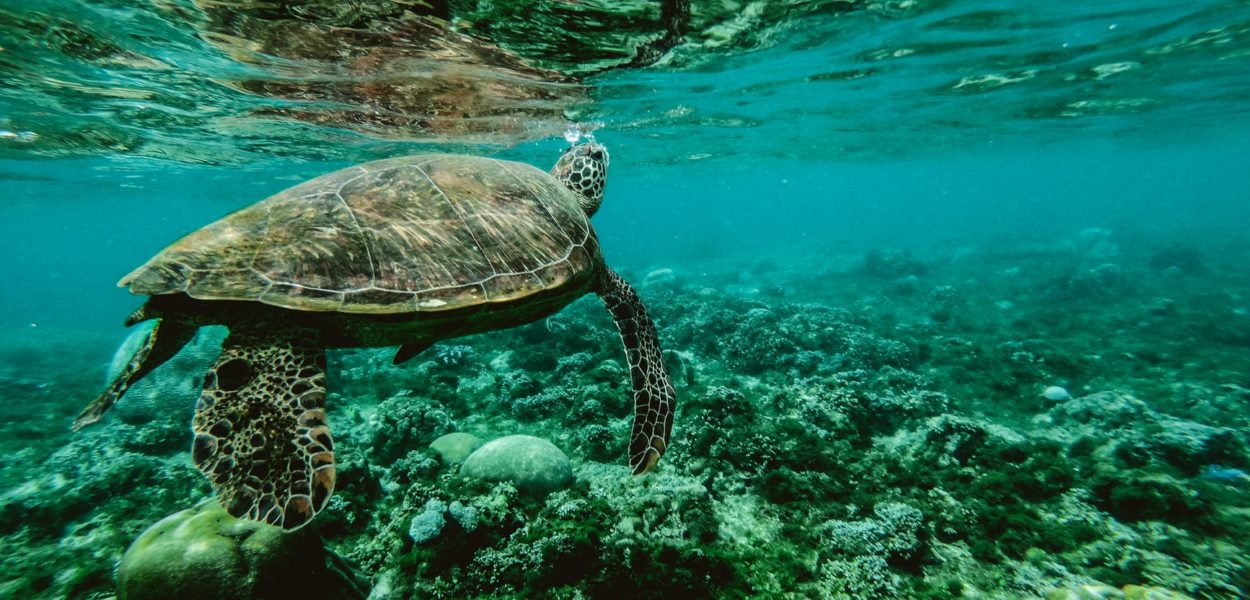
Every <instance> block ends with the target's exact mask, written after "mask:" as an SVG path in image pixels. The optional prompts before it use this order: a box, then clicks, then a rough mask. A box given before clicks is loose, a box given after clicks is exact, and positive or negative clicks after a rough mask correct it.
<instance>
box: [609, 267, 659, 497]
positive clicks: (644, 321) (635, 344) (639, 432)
mask: <svg viewBox="0 0 1250 600" xmlns="http://www.w3.org/2000/svg"><path fill="white" fill-rule="evenodd" d="M596 291H597V292H598V293H599V298H600V299H602V300H603V304H604V305H605V306H606V307H607V308H608V312H610V313H612V318H613V319H615V320H616V327H617V329H619V330H620V332H621V342H622V343H623V344H624V345H625V356H626V358H627V359H628V360H629V378H630V383H631V385H632V386H633V389H634V427H633V429H632V430H631V432H630V434H629V466H630V468H632V469H633V471H634V474H635V475H641V474H643V473H646V472H647V471H649V470H651V468H652V467H654V466H655V463H657V462H659V460H660V457H661V456H663V455H664V451H665V450H667V449H668V442H669V437H670V436H671V435H672V433H673V409H674V408H675V407H676V404H677V396H676V394H675V393H674V391H673V383H672V380H671V379H670V378H669V375H668V369H667V368H666V367H665V366H664V354H663V352H662V351H661V350H660V340H659V336H657V335H656V333H655V325H654V324H653V323H652V322H651V317H649V316H647V309H646V307H645V306H643V304H642V300H641V299H640V298H639V297H638V293H637V292H635V291H634V288H633V287H631V286H630V285H629V284H628V283H626V282H625V280H624V279H621V277H620V275H617V274H616V273H615V272H613V271H612V270H611V269H608V268H606V267H604V269H603V275H601V276H600V279H599V282H598V286H597V289H596Z"/></svg>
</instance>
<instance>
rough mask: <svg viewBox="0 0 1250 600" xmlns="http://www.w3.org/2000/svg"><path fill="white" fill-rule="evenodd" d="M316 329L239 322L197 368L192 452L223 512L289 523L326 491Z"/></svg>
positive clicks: (298, 522) (329, 457)
mask: <svg viewBox="0 0 1250 600" xmlns="http://www.w3.org/2000/svg"><path fill="white" fill-rule="evenodd" d="M325 369H326V363H325V351H324V350H323V349H322V347H321V344H320V340H319V339H318V336H317V333H316V332H315V331H312V330H302V329H292V328H290V327H280V326H277V327H275V326H265V325H262V324H240V325H236V326H234V327H233V328H232V329H231V332H230V336H229V337H228V338H226V341H225V343H224V345H223V348H222V353H221V356H220V357H219V358H218V359H217V362H216V363H215V364H214V365H213V368H212V369H211V370H210V371H209V372H208V375H206V376H205V377H204V391H203V392H202V393H201V395H200V400H199V403H198V404H197V405H196V409H195V420H194V421H193V423H192V430H193V431H194V432H195V441H194V442H193V444H192V451H191V456H192V459H193V460H194V461H195V466H196V467H198V468H199V469H200V471H202V472H203V473H204V474H205V475H206V476H208V478H209V480H210V481H212V484H213V488H214V489H215V490H216V492H217V495H218V498H219V499H220V500H221V503H222V505H223V506H225V507H226V510H227V511H228V512H229V513H230V514H231V515H234V516H236V517H239V518H247V519H252V520H256V521H263V522H265V523H269V524H270V525H278V526H281V527H282V528H283V529H287V530H293V529H298V528H299V527H301V526H303V525H304V524H306V523H308V522H309V521H310V520H312V518H313V517H314V516H315V515H316V514H317V513H319V512H321V510H322V509H323V508H325V504H326V501H327V500H329V498H330V495H331V494H332V493H333V491H334V474H335V471H334V442H333V440H332V439H331V437H330V428H329V423H328V422H327V420H326V411H325V401H326V393H325Z"/></svg>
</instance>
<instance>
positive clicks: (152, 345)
mask: <svg viewBox="0 0 1250 600" xmlns="http://www.w3.org/2000/svg"><path fill="white" fill-rule="evenodd" d="M144 314H145V313H144V312H143V309H140V310H139V311H137V312H136V313H135V314H134V315H132V316H131V317H130V319H127V320H126V324H127V325H133V324H134V323H137V322H138V321H141V320H143V315H144ZM196 329H197V328H196V327H195V326H194V325H187V324H186V323H180V322H178V321H174V320H170V319H160V320H158V321H157V322H156V326H155V327H153V328H152V331H151V333H149V334H148V337H147V339H145V340H144V341H143V345H142V346H139V349H138V350H136V351H135V354H134V356H132V357H130V362H128V363H126V366H125V367H124V368H123V369H122V371H121V373H119V374H118V375H117V378H116V379H114V380H113V383H111V384H109V386H108V388H107V389H105V390H104V393H102V394H100V396H99V397H97V398H96V399H95V400H92V401H91V404H88V405H87V407H86V408H84V409H83V410H82V412H81V413H79V414H78V418H77V419H74V424H73V429H74V430H78V429H82V428H83V427H86V426H87V425H90V424H92V423H95V422H96V421H99V420H100V417H103V416H104V413H106V412H108V410H109V409H110V408H112V407H113V403H115V402H117V399H118V398H121V397H122V394H125V393H126V390H128V389H130V386H132V385H134V383H135V382H136V381H139V380H140V379H143V376H144V375H147V374H148V373H151V372H152V370H153V369H155V368H156V367H159V366H161V365H162V364H164V363H165V361H167V360H169V359H171V358H173V356H174V355H175V354H177V353H178V351H179V350H182V347H183V346H186V345H187V342H189V341H191V337H192V336H194V335H195V330H196Z"/></svg>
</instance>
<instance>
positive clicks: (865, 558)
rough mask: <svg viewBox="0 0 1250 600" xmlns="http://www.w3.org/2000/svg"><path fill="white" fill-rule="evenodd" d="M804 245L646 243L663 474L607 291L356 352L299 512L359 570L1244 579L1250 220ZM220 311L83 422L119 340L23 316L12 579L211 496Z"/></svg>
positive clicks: (572, 576) (1224, 583) (888, 580)
mask: <svg viewBox="0 0 1250 600" xmlns="http://www.w3.org/2000/svg"><path fill="white" fill-rule="evenodd" d="M796 256H801V258H797V257H796ZM796 256H781V257H778V258H775V259H772V260H767V259H752V260H743V261H730V260H724V259H718V260H712V259H708V258H700V259H698V260H697V261H696V260H695V259H693V258H691V259H689V260H688V261H687V262H685V263H682V264H685V265H691V266H679V265H678V264H674V265H671V269H669V268H665V265H658V266H656V267H654V268H648V269H632V270H631V269H624V274H625V275H626V276H627V277H628V278H630V279H631V280H633V281H634V282H636V283H637V284H638V287H639V289H640V292H641V293H642V295H643V297H644V299H645V301H646V302H647V303H648V304H649V306H650V309H651V312H652V314H653V315H654V317H655V318H656V319H657V322H658V326H659V331H660V336H661V338H662V340H663V342H664V344H665V346H666V348H667V350H668V355H669V358H670V368H671V369H672V371H673V372H674V379H675V384H676V386H677V392H678V395H679V409H678V415H677V425H676V429H675V432H674V436H673V443H672V446H671V448H670V450H669V452H668V454H667V455H665V457H664V460H663V461H662V462H661V464H660V466H659V468H658V470H657V471H656V472H654V474H650V475H647V476H644V477H639V478H634V477H631V476H630V475H629V474H628V469H627V467H626V466H625V464H624V445H625V443H626V433H627V428H628V425H629V419H628V414H629V413H630V410H631V407H630V405H629V404H630V401H629V393H628V383H627V380H626V373H625V372H624V371H623V369H622V367H621V365H622V362H623V361H622V352H621V349H620V342H619V340H618V338H617V336H616V333H615V330H614V328H613V325H612V321H611V320H610V318H609V316H608V315H607V313H606V312H605V311H604V310H603V309H602V307H601V305H600V304H599V303H598V302H597V301H596V300H595V299H594V298H593V297H588V298H585V299H583V300H581V301H579V302H577V303H575V304H574V305H572V306H570V307H569V308H567V309H566V310H565V311H564V312H562V313H560V314H558V315H556V316H555V317H552V318H550V319H548V320H547V321H545V322H541V323H535V324H532V325H530V326H527V327H523V328H519V329H515V330H510V331H503V332H496V333H492V334H488V335H481V336H476V337H472V338H466V339H462V340H456V341H454V342H450V343H444V344H440V345H438V346H436V347H434V348H433V349H431V350H429V351H428V352H426V353H425V354H423V355H422V356H420V357H418V358H417V359H416V360H414V361H412V362H411V363H409V364H407V365H403V366H399V367H394V366H391V364H390V362H391V360H390V359H391V354H392V352H393V350H377V351H374V350H368V351H359V350H356V351H343V352H337V353H334V354H332V356H331V361H330V362H331V366H332V367H337V373H338V374H337V375H332V377H331V386H332V392H333V393H332V394H331V411H332V412H331V419H332V424H333V428H334V431H335V436H336V437H335V442H336V447H337V448H336V453H337V456H338V460H339V482H338V491H337V494H336V496H335V497H334V498H333V500H332V502H331V505H330V507H329V509H328V510H327V511H325V512H324V513H323V514H322V515H320V516H319V517H318V518H317V519H316V520H315V521H314V524H313V525H311V526H310V527H309V528H306V529H305V530H302V531H311V532H313V533H315V534H319V535H320V536H321V537H322V538H323V539H324V542H325V545H326V546H327V547H328V548H330V549H331V550H333V552H334V553H335V554H336V555H337V557H341V558H343V559H346V560H345V561H340V560H338V559H337V558H336V557H334V556H331V557H330V558H327V559H326V560H331V562H334V564H335V565H337V567H336V568H337V569H338V570H339V571H347V570H349V569H354V571H355V575H354V576H351V575H343V577H344V578H345V580H350V581H352V582H354V584H353V585H345V586H344V587H342V588H335V591H333V592H331V591H328V590H329V588H322V589H321V592H322V595H323V596H331V597H332V596H334V595H339V596H347V597H352V596H355V597H360V596H363V595H365V594H367V593H371V594H372V597H374V598H407V597H413V598H428V597H446V598H468V597H510V596H511V597H551V598H579V597H605V598H606V597H611V598H627V597H656V598H659V597H675V598H695V597H716V598H735V597H748V596H752V597H796V598H808V597H812V598H820V597H827V598H894V597H897V598H948V597H959V596H963V597H977V598H1029V597H1046V596H1047V595H1048V594H1050V597H1055V598H1059V597H1064V598H1066V597H1077V596H1078V595H1079V594H1081V593H1084V594H1095V593H1100V594H1104V596H1103V597H1115V595H1116V594H1121V593H1123V592H1121V591H1117V589H1119V588H1124V586H1136V585H1141V586H1148V587H1147V589H1142V588H1134V587H1128V588H1124V589H1127V590H1128V591H1129V594H1130V596H1132V597H1145V596H1146V595H1153V596H1154V597H1183V596H1182V594H1184V595H1188V596H1192V597H1199V598H1237V597H1244V596H1245V595H1246V594H1250V570H1248V569H1250V527H1247V526H1246V523H1247V518H1248V517H1250V510H1248V509H1250V497H1248V494H1247V492H1248V491H1250V477H1248V476H1247V474H1246V471H1250V452H1248V450H1247V441H1248V440H1247V432H1248V431H1250V428H1248V424H1250V314H1248V310H1250V266H1248V265H1247V264H1246V261H1245V260H1244V257H1245V256H1250V248H1246V247H1230V246H1228V245H1219V244H1213V243H1197V244H1192V245H1188V244H1177V243H1171V242H1163V241H1160V240H1157V239H1154V238H1152V237H1150V236H1148V235H1139V236H1128V235H1120V234H1115V233H1112V232H1109V231H1106V230H1101V229H1091V230H1086V231H1082V232H1071V233H1070V235H1067V236H1061V237H1057V238H1053V239H1039V240H1032V241H1027V240H1020V239H1013V240H1000V241H997V242H994V243H987V244H983V245H978V246H973V247H963V246H959V245H957V244H951V245H945V246H944V245H933V246H930V247H926V248H916V249H912V250H910V251H902V250H894V249H888V248H883V249H875V250H872V249H866V248H855V247H849V246H847V247H843V246H832V245H831V246H829V247H815V248H806V249H804V251H803V252H802V253H801V254H798V255H796ZM121 316H122V315H119V320H120V317H121ZM208 333H209V335H202V337H201V338H200V343H199V344H198V345H197V346H195V347H192V348H188V350H186V351H184V353H183V354H182V355H181V356H179V357H178V358H177V359H175V360H174V361H173V362H172V363H170V364H169V365H167V366H166V367H163V368H162V370H161V371H158V372H157V373H155V374H154V375H153V376H152V377H151V380H150V383H149V384H148V385H147V386H146V387H143V388H139V389H137V390H135V391H133V392H132V393H131V394H130V395H129V396H128V397H127V398H125V399H123V400H122V402H121V403H119V405H118V407H117V409H116V411H115V413H114V414H112V415H110V417H109V418H107V419H105V420H104V421H103V422H102V423H100V424H97V425H96V426H93V427H91V428H88V429H87V430H85V431H82V432H78V433H71V432H70V431H69V423H70V421H71V419H72V417H73V416H74V415H75V414H76V413H77V411H78V410H79V409H80V408H81V407H82V406H83V405H84V403H86V402H87V401H88V400H90V399H91V398H92V397H94V395H95V394H97V393H98V392H99V391H100V389H101V386H102V385H103V380H104V378H105V370H106V368H107V366H108V364H107V363H108V359H109V358H110V357H111V356H112V354H113V351H114V348H115V347H116V346H117V344H118V342H119V341H120V340H119V339H102V338H101V337H99V336H96V337H92V336H86V335H82V334H77V333H74V332H48V331H44V330H33V329H32V330H31V331H28V332H19V333H18V334H11V335H9V336H8V337H7V339H6V340H4V341H3V347H2V348H0V354H2V359H0V396H2V397H3V399H4V401H3V403H2V404H0V411H2V413H3V414H2V415H0V427H2V428H3V431H2V432H0V455H2V456H4V457H5V460H3V461H0V474H2V475H3V481H4V484H3V487H2V488H0V561H2V562H3V566H2V567H0V597H5V598H37V597H54V598H61V597H64V598H106V597H110V596H112V595H113V594H115V593H116V592H115V590H116V584H115V570H116V568H117V565H118V562H119V560H120V558H121V556H122V554H123V552H124V551H125V550H126V549H127V547H128V545H130V543H131V542H132V540H134V539H135V538H136V537H137V536H138V535H139V534H140V533H141V532H143V531H144V530H145V529H146V528H147V527H149V526H150V525H152V524H153V523H155V522H157V521H158V520H160V519H162V518H163V517H165V516H167V515H169V514H171V513H175V512H177V511H179V510H182V509H186V508H190V507H192V506H194V505H196V504H197V503H198V502H199V501H200V500H202V499H203V498H205V497H207V495H208V494H209V487H208V484H207V482H206V481H205V480H204V479H203V478H202V477H201V476H200V474H199V473H198V472H197V471H196V470H195V468H194V467H193V466H192V465H191V460H190V456H189V453H188V449H189V446H190V432H189V427H188V424H189V422H190V418H191V413H192V410H193V405H194V399H195V397H196V394H197V390H196V386H197V385H198V383H199V382H200V381H201V379H202V369H203V368H204V365H205V363H206V361H211V359H212V355H211V353H212V341H213V340H214V339H219V336H216V337H215V336H214V335H212V332H208ZM121 335H122V334H121V333H120V332H119V333H118V336H121ZM1049 386H1057V387H1060V388H1064V389H1063V390H1057V389H1051V390H1049V391H1047V388H1048V387H1049ZM1065 391H1066V393H1064V392H1065ZM1044 392H1045V393H1044ZM454 431H462V432H468V433H471V434H474V435H476V436H477V437H479V438H481V439H483V440H489V439H492V438H497V437H500V436H504V435H509V434H516V433H527V434H532V435H535V436H539V437H542V438H546V439H547V440H550V441H551V442H553V443H554V444H555V445H556V446H558V447H559V448H560V449H561V450H563V451H564V452H565V453H566V454H567V455H568V457H569V458H570V459H571V461H572V465H573V470H574V473H575V476H576V477H575V481H574V482H573V483H572V484H571V485H569V486H568V487H567V488H566V489H562V490H560V491H556V492H554V493H552V494H550V495H548V496H546V497H545V498H535V497H533V496H531V495H527V494H525V493H520V492H518V491H517V490H516V489H515V488H514V487H513V486H512V485H510V484H507V483H500V484H489V483H483V482H480V481H475V480H471V479H468V478H465V477H462V476H460V475H459V474H457V472H456V469H455V468H454V467H449V466H446V464H445V463H444V462H443V461H440V459H439V457H438V456H437V455H436V454H435V453H434V452H432V451H431V450H430V449H429V445H430V443H431V441H433V440H434V439H436V438H438V437H439V436H442V435H443V434H446V433H449V432H454ZM306 535H311V534H306ZM312 539H313V541H314V543H315V542H316V540H315V536H314V537H313V538H312ZM310 556H311V555H310ZM300 560H303V559H302V558H301V559H300ZM296 572H298V571H296ZM238 576H239V577H240V578H243V577H245V574H243V573H240V574H239V575H238ZM216 577H217V581H216V583H217V584H220V585H226V586H228V585H230V582H229V581H228V579H229V577H228V576H227V577H226V581H222V576H220V575H217V576H216ZM297 580H298V575H293V576H291V577H290V578H288V579H287V580H286V581H288V582H292V583H290V585H292V586H297V585H298V581H297ZM353 586H354V587H353ZM1081 586H1085V587H1084V588H1081ZM370 589H371V592H370V591H368V590H370ZM1079 590H1083V591H1079ZM1167 590H1170V591H1171V592H1172V593H1171V594H1169V592H1168V591H1167ZM313 595H314V596H315V594H313ZM131 597H137V596H135V595H133V594H132V596H131ZM303 597H310V596H308V595H306V596H303ZM1090 597H1092V596H1090ZM184 600H186V599H184Z"/></svg>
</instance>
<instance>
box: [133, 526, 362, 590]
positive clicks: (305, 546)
mask: <svg viewBox="0 0 1250 600" xmlns="http://www.w3.org/2000/svg"><path fill="white" fill-rule="evenodd" d="M367 594H368V592H367V585H362V583H361V582H360V581H359V578H358V577H357V576H356V575H355V574H354V573H353V572H352V571H351V568H350V567H349V566H348V565H347V563H346V562H345V561H343V559H341V558H339V557H338V556H336V555H334V553H332V552H329V551H327V550H326V549H325V547H324V546H323V545H322V543H321V538H320V537H319V536H317V534H316V533H314V532H313V531H312V530H308V529H305V530H300V531H295V532H291V533H284V532H283V531H282V529H280V528H277V527H273V526H271V525H266V524H264V523H258V522H256V521H246V520H242V519H236V518H234V517H232V516H230V515H229V514H228V513H227V512H226V511H225V509H223V508H221V506H220V505H218V504H217V503H215V502H205V503H203V504H201V505H199V506H197V507H196V508H193V509H190V510H184V511H181V512H177V513H174V514H172V515H170V516H168V517H165V518H164V519H162V520H160V521H159V522H157V523H156V524H155V525H153V526H151V527H149V528H148V529H147V531H144V532H143V533H142V534H140V535H139V537H138V538H136V539H135V541H134V542H133V543H131V544H130V548H128V549H127V550H126V553H125V554H124V555H122V560H121V565H120V566H118V568H117V598H118V600H157V599H168V598H176V599H178V600H198V599H200V598H203V599H209V598H212V599H216V600H230V599H235V598H238V599H240V600H242V599H245V598H255V599H270V598H273V599H279V598H305V599H326V600H329V599H331V598H349V599H363V598H364V597H365V596H367Z"/></svg>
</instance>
